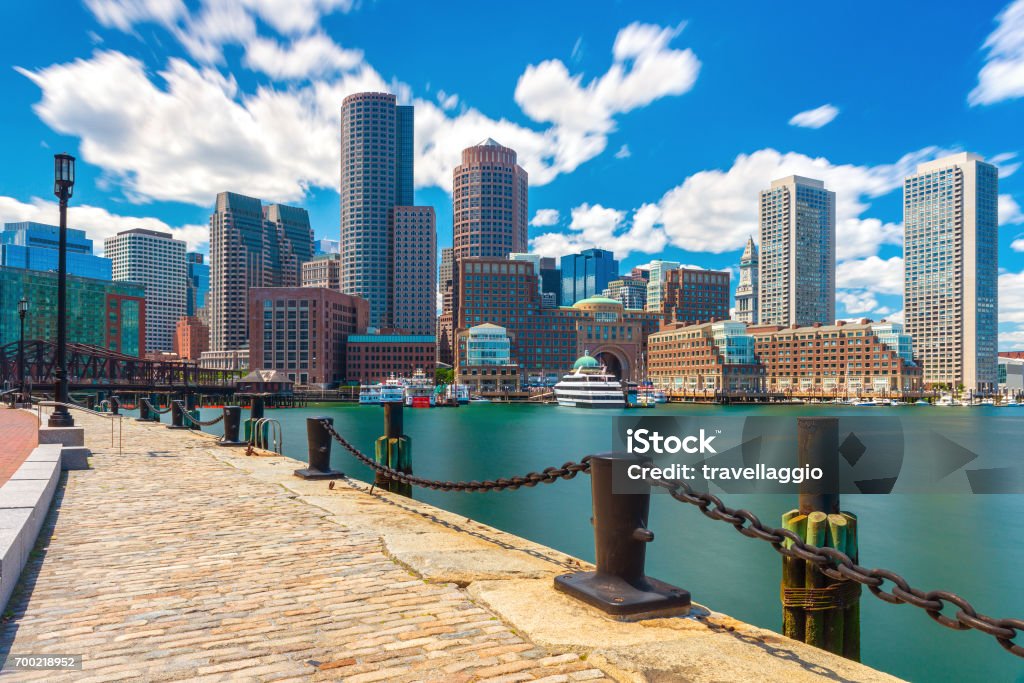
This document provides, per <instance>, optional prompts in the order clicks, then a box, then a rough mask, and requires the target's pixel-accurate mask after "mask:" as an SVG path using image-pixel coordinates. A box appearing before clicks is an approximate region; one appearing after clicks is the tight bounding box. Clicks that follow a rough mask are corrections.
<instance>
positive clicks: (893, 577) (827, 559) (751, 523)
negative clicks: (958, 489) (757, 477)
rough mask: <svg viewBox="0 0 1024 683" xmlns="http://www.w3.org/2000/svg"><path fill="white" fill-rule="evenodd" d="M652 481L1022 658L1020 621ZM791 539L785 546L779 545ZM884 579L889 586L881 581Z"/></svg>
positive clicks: (680, 487) (670, 483)
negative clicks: (948, 612)
mask: <svg viewBox="0 0 1024 683" xmlns="http://www.w3.org/2000/svg"><path fill="white" fill-rule="evenodd" d="M651 483H652V484H653V485H654V486H658V487H660V488H663V489H665V490H666V491H668V493H669V495H671V496H672V497H673V498H675V499H676V500H678V501H680V502H682V503H689V504H690V505H693V506H696V507H697V508H698V509H699V510H700V511H701V513H702V514H704V516H706V517H708V518H710V519H714V520H717V521H719V522H725V523H726V524H729V525H731V526H732V527H733V528H735V529H736V531H738V532H740V533H741V534H743V535H744V536H747V537H749V538H756V539H759V540H762V541H765V542H767V543H770V544H771V546H772V547H773V548H775V550H776V551H778V552H779V553H780V554H782V555H785V556H787V557H793V558H797V559H800V560H804V561H806V562H810V563H812V564H813V565H815V567H817V569H818V571H820V572H821V573H822V574H824V575H825V576H827V577H829V578H830V579H833V580H835V581H855V582H857V583H859V584H862V585H864V586H867V587H868V590H870V591H871V593H872V594H873V595H874V596H875V597H876V598H879V599H880V600H884V601H885V602H888V603H890V604H894V605H898V604H902V603H906V604H909V605H914V606H915V607H920V608H921V609H923V610H924V611H925V612H927V614H928V616H929V617H931V618H932V619H934V620H935V621H937V622H938V623H940V624H942V625H943V626H945V627H947V628H951V629H954V630H956V631H966V630H967V629H972V628H973V629H976V630H978V631H981V632H982V633H987V634H988V635H990V636H992V637H993V638H995V639H996V640H997V641H998V642H999V644H1000V645H1001V646H1002V647H1003V649H1005V650H1006V651H1007V652H1010V653H1012V654H1015V655H1017V656H1018V657H1024V645H1019V644H1017V643H1015V642H1014V638H1016V636H1017V632H1018V631H1024V620H1021V619H996V618H994V617H989V616H986V615H984V614H979V613H978V612H977V611H976V610H975V609H974V607H973V606H971V603H969V602H967V601H966V600H965V599H963V598H962V597H960V596H959V595H957V594H955V593H950V592H947V591H922V590H920V589H917V588H913V587H911V586H910V584H909V583H908V582H907V580H906V579H904V578H903V577H902V576H900V575H899V574H897V573H895V572H891V571H889V570H887V569H867V568H865V567H862V566H860V565H859V564H857V563H856V562H854V561H853V558H851V557H850V556H849V555H847V554H846V553H843V552H841V551H839V550H836V549H835V548H819V547H817V546H813V545H808V544H807V543H805V542H804V540H803V539H802V538H800V536H798V535H797V534H795V533H794V532H792V531H789V530H788V529H780V528H777V527H771V526H767V525H765V524H764V523H763V522H761V520H760V519H758V518H757V515H755V514H754V513H753V512H750V511H749V510H744V509H739V508H731V507H729V506H728V505H726V504H725V503H723V502H722V500H721V499H720V498H719V497H718V496H716V495H714V494H711V493H703V492H700V491H695V490H694V489H693V487H691V486H690V485H689V484H687V483H685V482H682V481H678V480H666V479H652V480H651ZM786 541H789V542H790V543H791V544H790V545H789V547H786V546H785V545H784V544H785V543H786ZM886 581H888V582H889V583H891V584H892V588H890V589H889V591H888V592H887V591H886V590H885V589H884V588H883V587H882V586H883V584H884V583H885V582H886ZM947 604H951V605H953V606H955V607H956V608H957V611H956V614H955V615H954V616H952V617H950V616H947V615H945V614H943V610H944V609H945V608H946V606H947Z"/></svg>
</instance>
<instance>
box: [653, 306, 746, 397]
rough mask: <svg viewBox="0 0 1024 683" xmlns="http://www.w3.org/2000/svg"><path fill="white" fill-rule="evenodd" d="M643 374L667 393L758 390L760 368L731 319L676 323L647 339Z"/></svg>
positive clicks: (740, 329)
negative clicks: (647, 360) (646, 364)
mask: <svg viewBox="0 0 1024 683" xmlns="http://www.w3.org/2000/svg"><path fill="white" fill-rule="evenodd" d="M647 346H648V348H650V362H649V364H648V368H649V376H650V378H651V381H652V382H653V383H654V386H656V387H658V388H659V389H662V390H664V391H670V392H673V393H682V394H691V395H700V394H704V395H708V394H712V395H713V394H715V393H722V392H725V393H734V394H735V393H746V394H751V395H756V394H760V393H762V392H763V389H764V367H763V366H762V365H761V364H760V363H758V362H757V358H756V356H755V355H754V338H753V337H752V336H751V335H749V334H747V332H746V325H744V324H743V323H741V322H736V321H734V320H721V321H716V322H705V323H700V324H695V325H687V324H683V323H677V324H672V325H669V326H667V327H666V328H665V329H663V330H661V331H660V332H656V333H654V334H652V335H651V336H650V337H648V339H647Z"/></svg>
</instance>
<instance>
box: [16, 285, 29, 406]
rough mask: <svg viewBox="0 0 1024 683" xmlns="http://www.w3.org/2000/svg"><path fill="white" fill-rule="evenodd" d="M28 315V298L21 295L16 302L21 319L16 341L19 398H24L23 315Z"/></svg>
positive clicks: (24, 400) (23, 399)
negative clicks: (18, 335) (18, 336)
mask: <svg viewBox="0 0 1024 683" xmlns="http://www.w3.org/2000/svg"><path fill="white" fill-rule="evenodd" d="M26 315H28V299H26V298H25V297H21V301H19V302H18V319H19V320H20V321H21V337H20V338H19V341H18V383H19V384H20V385H21V386H20V388H19V389H18V391H20V392H21V400H22V402H23V403H25V402H27V401H26V399H25V316H26Z"/></svg>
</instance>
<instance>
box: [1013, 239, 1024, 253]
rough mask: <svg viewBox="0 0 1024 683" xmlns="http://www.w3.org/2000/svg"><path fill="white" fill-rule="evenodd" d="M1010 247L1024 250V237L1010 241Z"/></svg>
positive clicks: (1015, 249)
mask: <svg viewBox="0 0 1024 683" xmlns="http://www.w3.org/2000/svg"><path fill="white" fill-rule="evenodd" d="M1010 249H1013V250H1014V251H1024V237H1018V238H1017V239H1015V240H1014V241H1012V242H1010Z"/></svg>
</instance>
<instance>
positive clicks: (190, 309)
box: [185, 251, 210, 315]
mask: <svg viewBox="0 0 1024 683" xmlns="http://www.w3.org/2000/svg"><path fill="white" fill-rule="evenodd" d="M185 266H186V267H187V269H188V272H187V276H188V282H187V283H186V298H185V315H199V309H200V308H206V297H207V294H209V293H210V265H209V264H208V263H204V261H203V255H202V254H200V253H199V252H196V251H190V252H188V253H187V254H185Z"/></svg>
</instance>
